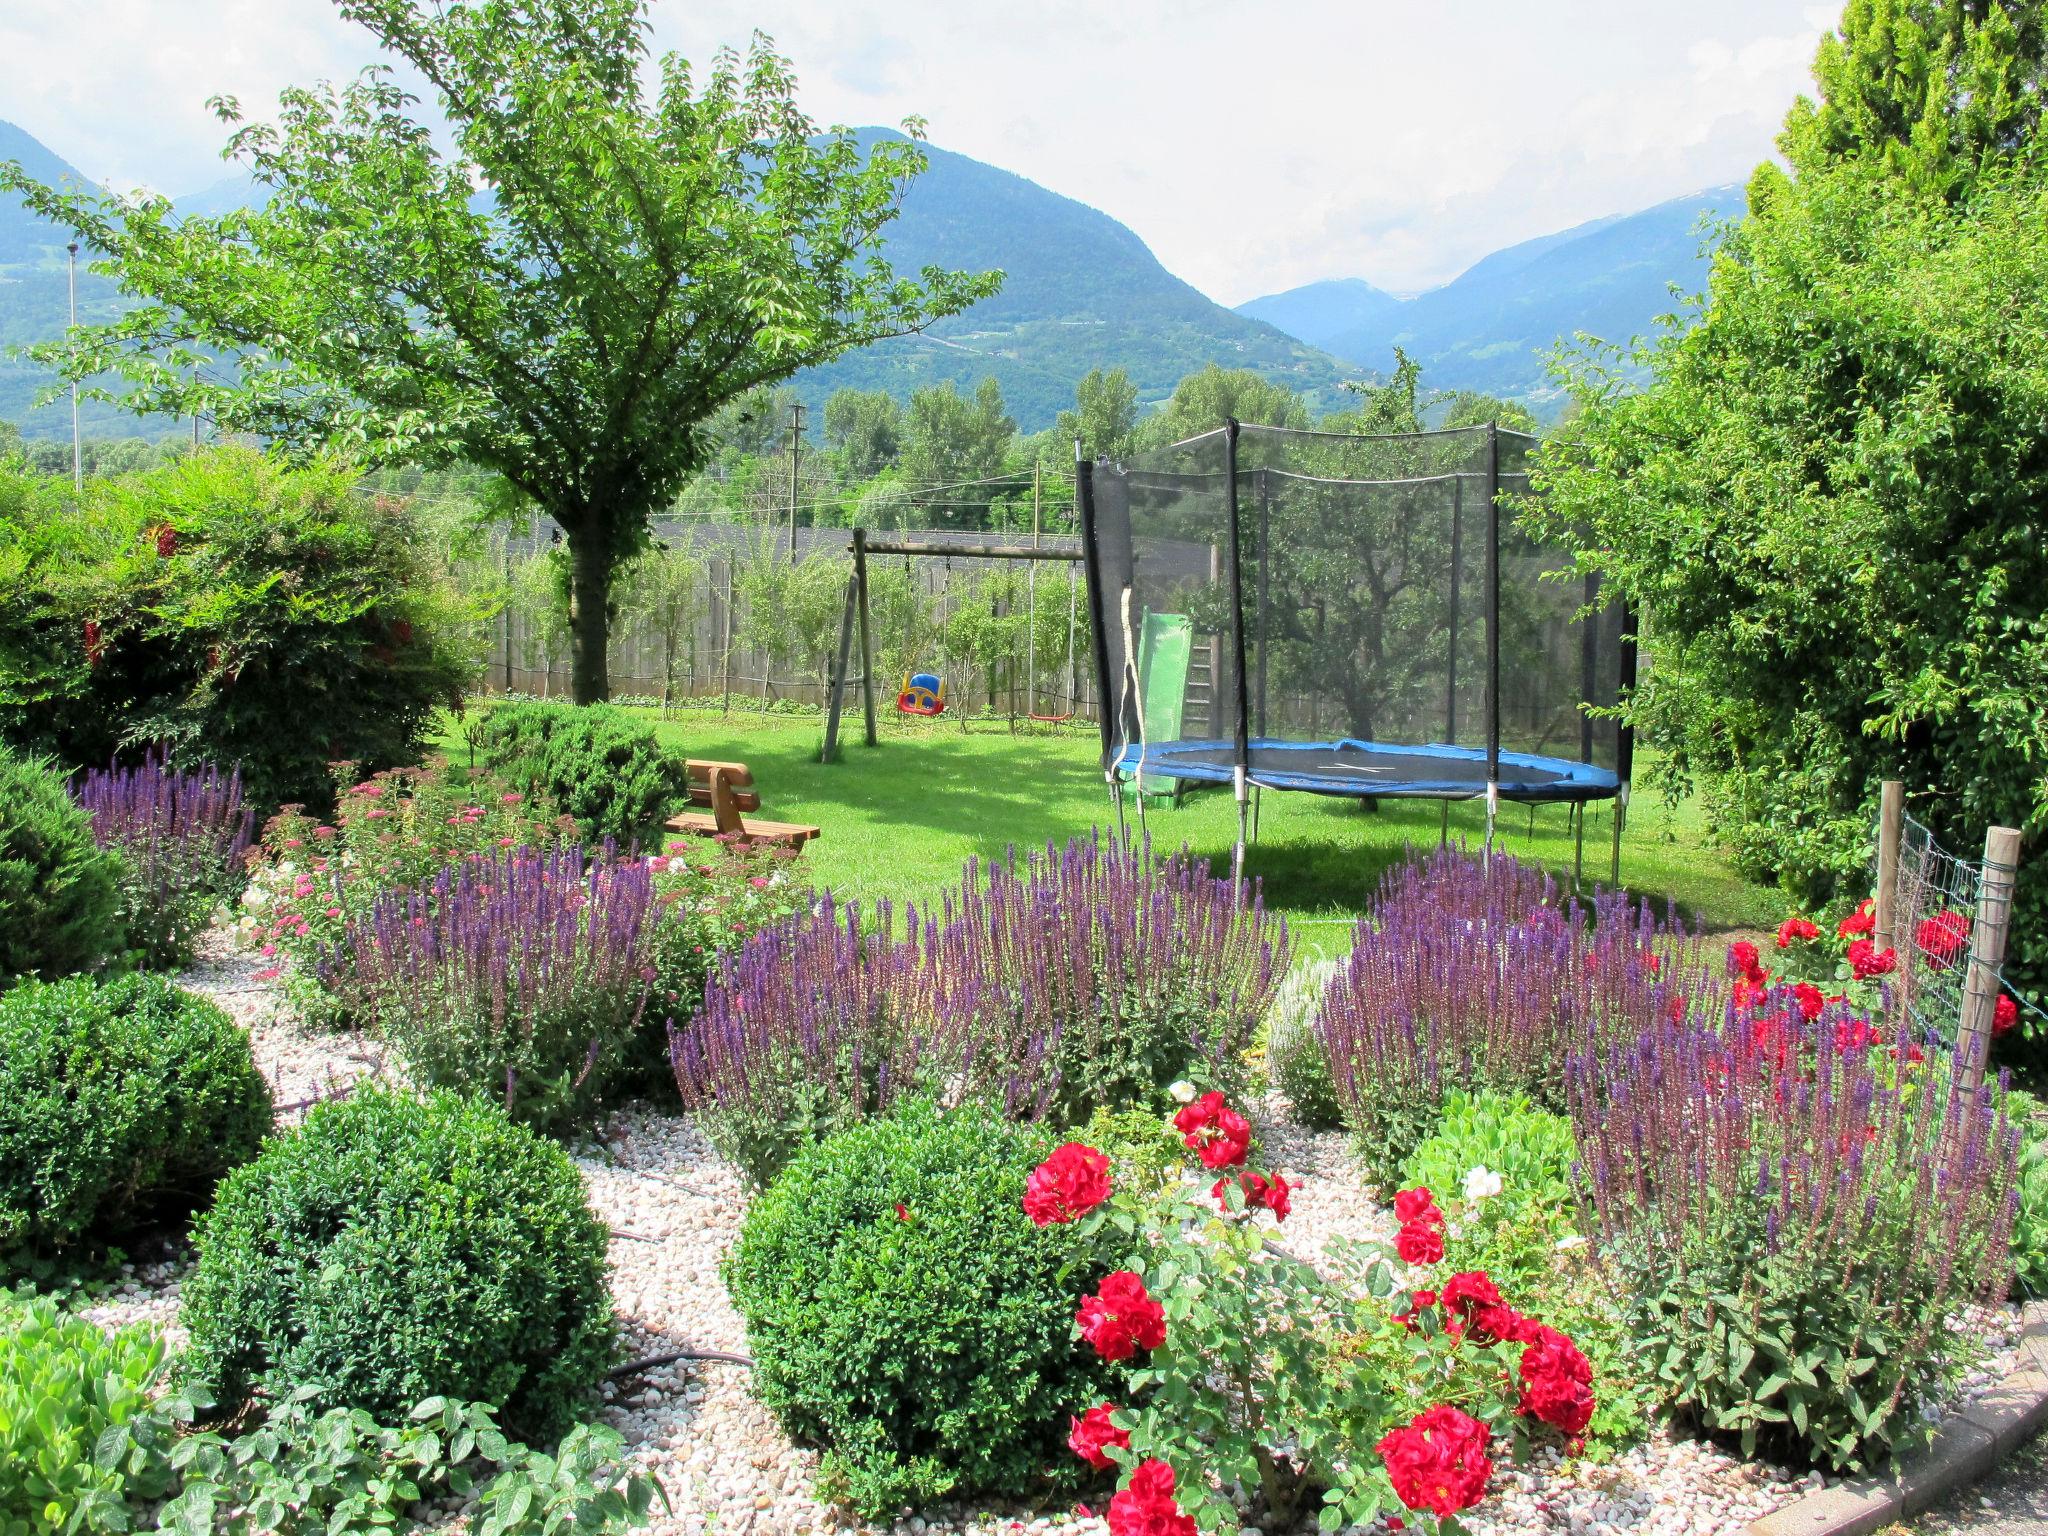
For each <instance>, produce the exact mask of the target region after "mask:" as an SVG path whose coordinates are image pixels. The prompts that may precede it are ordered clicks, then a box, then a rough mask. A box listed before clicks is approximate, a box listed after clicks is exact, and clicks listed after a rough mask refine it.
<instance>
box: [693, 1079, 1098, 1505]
mask: <svg viewBox="0 0 2048 1536" xmlns="http://www.w3.org/2000/svg"><path fill="white" fill-rule="evenodd" d="M1051 1149H1052V1141H1051V1138H1050V1137H1048V1136H1047V1134H1046V1133H1045V1132H1044V1131H1042V1130H1040V1129H1038V1128H1037V1127H1035V1126H1023V1125H1014V1124H1009V1123H1007V1122H1004V1121H1002V1120H1000V1119H998V1118H996V1117H995V1116H993V1115H990V1114H988V1113H986V1112H985V1111H983V1110H981V1109H979V1108H971V1109H965V1110H961V1111H958V1112H954V1113H950V1114H947V1113H941V1112H939V1111H937V1110H934V1109H932V1108H931V1107H930V1106H929V1105H925V1104H912V1105H909V1106H907V1107H906V1108H905V1109H904V1110H902V1111H901V1112H900V1113H898V1114H897V1115H895V1116H893V1117H891V1118H889V1119H884V1120H874V1121H869V1122H867V1123H866V1124H863V1125H858V1126H855V1127H853V1128H852V1129H850V1130H847V1131H844V1132H841V1133H840V1134H839V1135H837V1136H834V1137H832V1138H831V1139H829V1140H827V1141H824V1142H821V1143H819V1144H817V1145H815V1146H812V1147H809V1148H806V1149H805V1150H804V1151H802V1152H801V1153H799V1154H798V1155H797V1157H796V1158H795V1160H794V1161H793V1162H791V1163H790V1165H789V1167H788V1169H787V1170H786V1171H785V1172H784V1173H783V1174H782V1176H781V1177H780V1178H779V1179H777V1180H776V1181H775V1183H774V1184H773V1185H772V1186H771V1187H770V1188H769V1189H768V1190H767V1191H766V1193H764V1194H763V1195H762V1196H761V1197H760V1198H759V1199H757V1200H756V1201H755V1202H754V1204H753V1206H752V1208H751V1209H750V1210H749V1211H748V1212H747V1219H746V1224H745V1226H744V1227H743V1229H742V1230H741V1233H740V1241H739V1245H738V1246H737V1248H735V1249H734V1251H733V1254H732V1256H731V1257H730V1259H728V1260H727V1263H726V1267H725V1277H726V1283H727V1285H728V1287H729V1288H730V1290H731V1292H732V1297H733V1302H734V1304H735V1305H736V1306H737V1307H738V1308H739V1310H740V1312H741V1313H742V1314H743V1315H744V1316H745V1318H746V1320H747V1333H748V1338H749V1340H750V1341H751V1343H752V1346H753V1352H754V1360H755V1372H754V1386H755V1389H756V1391H757V1392H758V1393H759V1394H760V1397H761V1400H762V1401H763V1402H764V1403H766V1404H767V1405H768V1407H769V1408H770V1409H771V1410H772V1411H773V1412H774V1413H775V1415H776V1417H777V1418H778V1419H779V1420H780V1421H781V1422H782V1425H783V1427H784V1428H785V1429H786V1430H788V1431H789V1433H790V1434H791V1435H792V1436H794V1437H796V1438H798V1439H800V1440H803V1441H805V1442H808V1443H810V1444H814V1445H817V1446H819V1447H821V1448H822V1449H823V1451H824V1453H825V1455H824V1460H823V1464H822V1467H821V1477H822V1478H823V1481H824V1484H825V1486H826V1487H827V1488H829V1489H830V1491H831V1492H832V1493H833V1494H834V1496H837V1497H843V1498H844V1499H845V1500H846V1502H848V1503H849V1504H850V1505H851V1506H852V1507H853V1508H854V1509H856V1510H858V1511H859V1512H860V1513H862V1514H863V1515H866V1516H869V1517H870V1518H876V1519H880V1518H884V1517H886V1516H888V1515H891V1514H893V1513H894V1512H895V1511H896V1510H897V1509H898V1508H900V1507H901V1506H903V1505H905V1504H912V1505H924V1504H928V1503H930V1502H932V1501H933V1500H937V1499H942V1498H956V1497H963V1498H964V1497H970V1496H974V1495H980V1494H995V1495H1006V1496H1019V1497H1024V1496H1031V1495H1037V1494H1043V1493H1046V1492H1048V1491H1052V1490H1054V1489H1056V1488H1058V1487H1060V1486H1062V1485H1070V1484H1072V1483H1073V1482H1074V1481H1075V1479H1076V1478H1077V1477H1078V1475H1079V1473H1080V1471H1081V1463H1080V1462H1078V1461H1077V1460H1076V1459H1075V1458H1074V1456H1073V1454H1072V1453H1071V1452H1070V1451H1068V1450H1067V1449H1066V1446H1065V1437H1066V1433H1067V1419H1068V1415H1069V1414H1070V1413H1079V1412H1082V1411H1083V1410H1084V1409H1086V1408H1087V1407H1089V1406H1091V1405H1093V1404H1095V1403H1098V1402H1100V1401H1102V1399H1103V1397H1104V1396H1105V1395H1106V1389H1107V1386H1108V1382H1109V1377H1108V1375H1107V1372H1106V1370H1105V1368H1104V1367H1103V1366H1102V1365H1101V1364H1100V1362H1098V1361H1097V1360H1096V1359H1095V1357H1094V1355H1093V1354H1092V1353H1091V1352H1090V1351H1088V1350H1086V1349H1083V1348H1079V1347H1077V1346H1076V1344H1075V1342H1074V1339H1073V1317H1074V1304H1075V1297H1076V1296H1077V1295H1079V1294H1081V1293H1082V1292H1083V1291H1085V1290H1086V1289H1087V1286H1088V1284H1089V1283H1090V1282H1091V1279H1092V1276H1091V1274H1090V1265H1091V1261H1092V1260H1093V1259H1094V1258H1095V1257H1097V1255H1096V1254H1095V1253H1094V1251H1093V1248H1092V1247H1091V1243H1092V1242H1093V1240H1092V1239H1086V1238H1083V1237H1082V1236H1081V1235H1080V1233H1079V1231H1078V1229H1077V1228H1074V1227H1071V1226H1056V1227H1047V1228H1044V1229H1042V1230H1041V1229H1039V1228H1037V1227H1034V1226H1033V1225H1032V1224H1031V1221H1030V1219H1029V1218H1028V1217H1026V1216H1025V1214H1024V1210H1023V1206H1022V1199H1023V1194H1024V1180H1025V1177H1026V1175H1028V1174H1029V1173H1030V1171H1031V1169H1032V1168H1034V1167H1036V1166H1037V1165H1038V1163H1039V1162H1041V1161H1042V1160H1043V1159H1044V1158H1045V1156H1046V1155H1047V1154H1048V1153H1049V1152H1050V1151H1051ZM1103 1267H1106V1266H1103Z"/></svg>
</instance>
